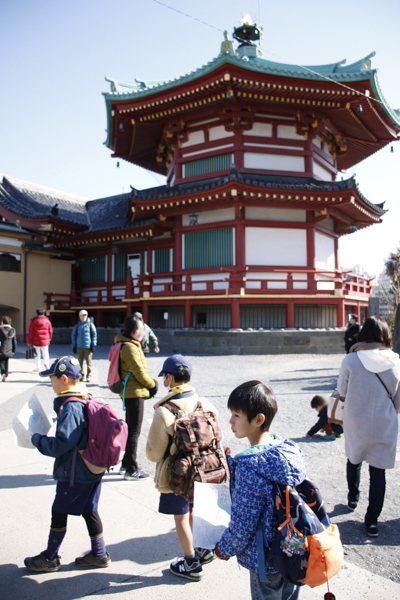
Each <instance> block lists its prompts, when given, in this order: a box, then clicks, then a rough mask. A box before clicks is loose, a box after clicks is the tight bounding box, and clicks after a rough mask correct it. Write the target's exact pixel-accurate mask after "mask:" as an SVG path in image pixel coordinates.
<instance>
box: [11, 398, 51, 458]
mask: <svg viewBox="0 0 400 600" xmlns="http://www.w3.org/2000/svg"><path fill="white" fill-rule="evenodd" d="M50 427H51V423H50V421H49V419H48V418H47V415H46V413H45V412H44V410H43V407H42V405H41V404H40V402H39V400H38V399H37V397H36V394H33V395H32V396H31V397H30V398H29V400H28V402H27V403H26V404H24V406H23V407H22V408H21V410H20V413H19V415H18V417H14V420H13V424H12V428H13V432H14V437H15V442H16V444H17V446H21V447H22V448H35V446H34V445H33V444H32V442H31V435H32V434H33V433H40V434H41V435H47V433H48V432H49V430H50Z"/></svg>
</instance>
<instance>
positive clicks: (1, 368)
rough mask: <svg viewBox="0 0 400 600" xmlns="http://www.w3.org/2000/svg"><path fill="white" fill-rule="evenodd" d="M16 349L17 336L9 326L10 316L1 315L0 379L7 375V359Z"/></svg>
mask: <svg viewBox="0 0 400 600" xmlns="http://www.w3.org/2000/svg"><path fill="white" fill-rule="evenodd" d="M16 350H17V337H16V334H15V329H14V327H11V317H7V316H4V317H1V325H0V372H1V380H2V381H5V380H6V379H7V377H8V361H9V360H10V358H11V357H12V355H13V354H15V352H16Z"/></svg>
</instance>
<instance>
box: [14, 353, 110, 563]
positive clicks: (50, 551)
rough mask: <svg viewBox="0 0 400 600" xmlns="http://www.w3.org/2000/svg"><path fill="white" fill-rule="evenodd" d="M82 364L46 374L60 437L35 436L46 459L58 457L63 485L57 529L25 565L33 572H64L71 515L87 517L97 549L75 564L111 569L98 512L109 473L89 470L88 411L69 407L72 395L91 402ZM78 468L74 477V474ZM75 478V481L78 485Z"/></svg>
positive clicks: (57, 365) (68, 362) (70, 360)
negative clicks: (62, 549)
mask: <svg viewBox="0 0 400 600" xmlns="http://www.w3.org/2000/svg"><path fill="white" fill-rule="evenodd" d="M79 373H80V365H79V362H78V361H77V359H76V358H75V357H73V356H63V357H62V358H58V359H57V360H55V361H54V363H53V364H52V365H51V367H50V369H48V370H46V371H42V372H41V373H40V376H41V377H47V376H49V377H50V381H51V385H52V388H53V390H54V392H55V394H56V398H55V400H54V404H53V407H54V411H55V412H56V414H57V417H58V419H57V429H56V434H55V436H54V437H48V436H46V435H40V434H39V433H34V434H33V436H32V444H33V445H34V446H36V448H37V449H38V450H39V452H41V453H42V454H44V455H45V456H53V457H54V458H55V461H54V469H53V477H54V479H55V480H56V481H57V488H56V497H55V499H54V503H53V506H52V513H51V527H50V534H49V540H48V544H47V548H46V550H44V551H43V552H41V553H40V554H38V555H37V556H32V557H29V558H26V559H25V561H24V563H25V566H26V567H27V568H28V569H29V570H30V571H36V572H52V571H58V570H59V569H60V567H61V564H60V557H59V555H58V551H59V549H60V546H61V543H62V541H63V539H64V536H65V534H66V531H67V517H68V515H82V517H83V518H84V519H85V521H86V525H87V528H88V531H89V536H90V541H91V544H92V550H91V552H89V553H88V554H86V555H85V556H82V557H79V558H77V559H75V563H76V564H77V565H78V566H79V567H90V568H93V567H108V565H109V564H110V562H111V558H110V555H109V553H108V552H107V551H106V548H105V544H104V538H103V525H102V522H101V519H100V516H99V513H98V511H97V505H98V502H99V498H100V491H101V478H102V476H103V473H100V474H97V475H95V474H93V473H92V472H91V471H89V469H88V468H87V467H86V465H85V463H84V461H83V459H82V458H81V455H80V454H79V452H74V448H75V447H77V448H78V449H79V450H83V449H84V448H85V447H86V445H87V439H88V418H87V411H86V406H85V405H84V404H82V403H81V402H73V401H71V402H68V403H67V404H65V406H62V404H63V402H65V400H67V399H68V398H70V397H71V396H74V397H78V398H84V399H85V398H87V391H86V388H85V386H84V385H83V384H80V383H79ZM74 466H75V474H74V477H73V478H71V470H72V471H73V469H74ZM72 479H73V481H72Z"/></svg>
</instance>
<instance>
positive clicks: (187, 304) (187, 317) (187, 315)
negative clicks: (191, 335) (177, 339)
mask: <svg viewBox="0 0 400 600" xmlns="http://www.w3.org/2000/svg"><path fill="white" fill-rule="evenodd" d="M191 326H192V309H191V306H190V302H189V300H185V327H186V329H190V327H191Z"/></svg>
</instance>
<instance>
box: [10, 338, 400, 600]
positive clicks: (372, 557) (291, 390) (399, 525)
mask: <svg viewBox="0 0 400 600" xmlns="http://www.w3.org/2000/svg"><path fill="white" fill-rule="evenodd" d="M50 350H51V351H50V355H51V357H52V358H55V357H57V356H62V355H64V354H68V353H69V352H70V347H68V346H61V345H60V346H55V345H53V346H51V348H50ZM107 354H108V348H106V347H100V348H98V349H96V352H95V360H94V370H93V378H92V381H93V384H89V387H90V389H91V391H92V393H93V394H94V395H95V396H97V397H99V398H104V399H105V400H107V401H108V402H109V403H110V404H111V405H112V406H113V407H114V408H115V410H117V412H118V413H119V414H120V415H121V416H122V406H121V402H120V400H119V398H118V396H115V395H113V394H111V392H110V391H109V390H108V387H107V383H106V376H107V365H108V362H107ZM24 356H25V347H24V345H20V346H19V348H18V353H17V355H16V358H14V359H12V360H11V364H10V371H11V374H10V376H9V378H8V380H7V381H6V382H5V383H0V455H1V457H2V461H1V466H0V499H1V508H2V513H1V515H2V518H1V521H0V536H1V537H0V539H1V546H0V582H1V584H0V585H1V593H0V597H1V598H2V599H3V600H25V599H28V600H42V598H43V597H53V598H56V599H57V598H62V599H63V600H75V599H77V598H89V597H90V598H92V599H99V600H100V598H104V597H107V596H112V595H114V594H118V598H120V599H121V600H124V599H125V598H130V599H131V598H135V597H136V598H140V599H142V598H144V599H146V600H147V599H151V600H153V599H154V598H155V597H157V598H159V597H162V598H165V599H166V600H169V599H170V598H171V600H172V598H174V599H175V598H176V597H177V594H178V595H179V594H180V592H179V587H180V586H190V589H188V588H186V589H185V590H182V592H181V593H182V594H184V593H186V594H188V593H190V598H191V600H200V599H201V600H204V597H205V596H207V594H209V595H210V596H212V597H217V598H218V597H219V598H222V599H225V598H226V599H228V598H229V599H233V600H234V599H235V598H249V597H250V590H249V581H248V573H247V572H246V570H245V569H242V568H240V567H239V566H238V564H237V562H236V559H231V560H230V561H228V562H226V563H225V562H221V561H217V560H216V561H214V562H213V563H211V564H210V565H207V566H206V567H205V575H204V577H203V580H202V581H201V582H199V583H194V582H190V581H187V580H184V579H179V578H177V577H174V576H173V575H172V574H171V573H170V572H169V563H170V561H171V559H173V558H174V557H175V556H178V555H179V553H180V549H179V544H178V541H177V538H176V534H175V532H174V527H173V519H172V517H169V516H166V515H161V514H159V513H158V512H157V508H158V493H157V491H156V490H155V488H154V484H153V482H152V480H151V479H149V480H146V481H143V482H140V483H137V482H128V481H124V480H123V479H122V478H121V477H120V476H119V475H118V474H117V473H115V472H111V473H109V474H106V475H105V477H104V479H103V481H104V485H103V490H102V496H101V500H100V505H99V510H100V514H101V517H102V520H103V525H104V534H105V540H106V545H107V549H108V551H109V552H110V554H111V557H112V564H111V565H110V567H109V568H108V569H100V570H85V571H82V570H78V569H77V568H75V565H74V559H75V557H76V556H80V555H82V554H83V553H85V552H87V551H88V550H89V549H90V544H89V539H88V534H87V530H86V525H85V523H84V521H83V519H82V518H80V517H71V516H70V517H69V521H68V531H67V535H66V537H65V540H64V543H63V545H62V547H61V562H62V569H61V570H60V571H59V572H57V573H50V574H36V575H35V574H33V573H30V572H28V571H27V570H26V569H25V567H24V564H23V559H24V558H25V557H26V556H32V555H34V554H37V553H39V552H40V551H41V550H43V549H44V548H45V547H46V543H47V536H48V530H49V525H50V509H51V504H52V501H53V497H54V481H53V478H52V465H53V459H50V458H48V457H45V456H42V455H41V454H40V453H39V452H38V451H37V450H26V449H22V448H18V447H17V446H16V445H15V442H14V438H13V434H12V430H11V423H12V419H13V417H14V416H15V415H17V414H18V412H19V410H20V408H21V407H22V405H23V404H24V403H25V402H26V401H27V400H28V398H29V397H30V396H31V394H32V393H33V392H35V393H36V395H37V396H38V397H39V398H40V400H41V402H42V404H43V406H44V408H45V411H46V412H47V414H49V415H52V416H54V413H53V414H52V402H53V392H52V390H51V387H50V385H49V383H48V381H45V380H41V379H40V378H39V377H38V375H37V374H36V373H34V372H33V369H34V361H33V360H31V361H26V360H25V359H24ZM164 358H165V356H163V355H154V354H152V355H150V357H149V360H148V363H149V372H150V374H152V375H153V376H155V375H157V374H158V372H159V371H160V369H161V366H162V363H163V360H164ZM191 360H192V363H193V368H194V376H193V384H194V385H195V386H196V388H197V390H198V391H199V392H200V393H201V394H202V395H205V396H207V397H208V398H209V399H210V400H211V401H212V402H213V403H214V404H215V405H216V407H217V408H218V410H219V416H220V422H221V425H222V427H223V429H224V434H225V443H226V445H229V446H230V447H231V448H232V452H233V453H237V452H238V451H240V450H241V449H243V448H244V447H245V446H246V442H245V441H243V440H236V438H234V436H233V434H232V433H231V432H230V428H229V425H228V420H229V415H228V410H227V409H226V400H227V396H228V395H229V393H230V391H231V390H232V389H233V388H234V387H235V386H236V385H238V384H239V383H242V382H243V381H247V380H249V379H261V380H262V381H263V382H265V383H268V382H269V384H270V385H271V386H272V387H273V389H274V390H275V392H276V395H277V399H278V405H279V411H278V414H277V417H276V419H275V421H274V426H273V428H272V429H273V431H276V432H279V433H283V434H285V435H287V436H288V437H292V438H293V439H295V440H296V441H297V442H298V443H299V445H300V446H301V448H302V450H303V452H304V453H305V456H306V459H307V466H308V475H309V477H310V478H311V479H313V480H314V481H315V482H317V483H318V485H319V487H320V489H321V491H322V495H323V497H324V499H325V502H326V504H327V506H328V512H329V513H330V515H331V518H332V520H333V522H335V523H337V524H338V526H339V529H340V531H341V536H342V540H343V543H344V545H345V552H346V556H345V564H344V567H343V568H342V570H341V572H340V573H339V574H338V575H337V576H336V577H335V578H333V579H332V580H331V584H330V587H331V590H332V591H333V592H334V593H335V595H336V598H337V600H361V599H363V600H377V599H378V600H389V599H390V600H393V599H394V598H400V549H399V539H400V519H399V515H400V511H399V508H400V477H399V474H400V473H399V471H400V468H399V464H400V463H399V462H397V463H396V468H395V469H393V470H391V471H388V472H387V497H386V502H385V507H384V511H383V513H382V517H381V523H380V535H379V538H377V539H372V538H368V537H367V536H366V535H365V533H364V531H363V527H362V518H363V514H364V512H363V511H365V508H366V503H367V498H366V493H367V489H368V481H367V479H368V472H367V469H366V467H364V469H363V474H362V492H363V494H362V497H361V500H360V504H359V508H358V510H357V511H356V512H355V513H348V512H347V510H346V482H345V456H344V441H343V439H340V440H336V441H335V442H330V443H328V442H323V441H322V439H321V438H319V437H316V436H315V437H314V438H313V439H312V441H310V440H308V439H307V438H305V437H304V435H305V433H306V431H307V430H308V429H309V428H310V426H311V425H312V424H313V423H314V422H315V420H316V413H315V411H312V410H311V409H310V405H309V401H310V399H311V397H312V396H313V395H314V394H316V393H325V394H328V393H329V392H330V391H331V390H332V389H334V387H335V382H336V378H337V374H338V370H339V367H340V363H341V360H342V356H340V355H323V356H321V355H319V356H316V355H277V356H221V357H210V356H200V355H196V356H192V357H191ZM159 397H161V391H160V392H159V394H158V396H157V398H159ZM152 404H153V401H149V402H147V403H146V407H145V418H144V423H143V432H142V435H141V439H140V444H139V458H140V464H141V466H142V467H143V468H144V469H145V470H148V471H149V472H150V473H151V474H153V473H154V465H153V464H152V463H149V462H148V461H147V459H146V457H145V451H144V449H145V440H146V434H147V431H148V429H149V426H150V422H151V419H152V412H153V409H152ZM325 592H326V587H325V586H322V587H319V588H315V589H313V590H311V589H310V588H308V587H303V588H302V590H301V592H300V598H302V599H303V600H313V599H317V598H320V599H321V598H323V595H324V593H325ZM135 593H136V594H135Z"/></svg>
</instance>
